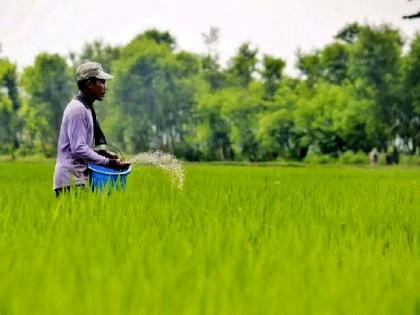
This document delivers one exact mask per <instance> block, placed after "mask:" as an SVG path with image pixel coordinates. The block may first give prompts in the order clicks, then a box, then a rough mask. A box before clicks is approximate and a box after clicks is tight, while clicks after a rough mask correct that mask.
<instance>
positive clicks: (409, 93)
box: [396, 34, 420, 154]
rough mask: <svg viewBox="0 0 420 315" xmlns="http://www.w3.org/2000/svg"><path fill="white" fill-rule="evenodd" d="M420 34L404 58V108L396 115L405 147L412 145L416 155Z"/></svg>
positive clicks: (419, 142) (419, 141)
mask: <svg viewBox="0 0 420 315" xmlns="http://www.w3.org/2000/svg"><path fill="white" fill-rule="evenodd" d="M419 71H420V34H416V36H415V37H414V39H413V40H412V42H411V45H410V50H409V53H408V55H407V56H405V57H404V66H403V80H402V82H403V84H402V87H403V91H401V94H402V95H403V102H402V106H400V107H399V108H398V111H397V113H396V116H397V119H398V123H397V126H396V129H397V132H398V135H399V136H400V137H401V138H402V139H403V141H404V143H405V145H406V146H407V147H409V146H410V145H411V153H412V154H414V153H415V152H416V150H417V149H418V148H419V147H420V77H419Z"/></svg>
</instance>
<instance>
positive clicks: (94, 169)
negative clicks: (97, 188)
mask: <svg viewBox="0 0 420 315" xmlns="http://www.w3.org/2000/svg"><path fill="white" fill-rule="evenodd" d="M94 166H100V167H104V168H107V167H106V166H103V165H99V164H95V163H91V162H89V163H88V169H90V170H92V171H93V172H95V173H100V174H105V175H113V176H119V175H127V174H129V173H130V172H131V165H130V166H129V167H128V169H126V170H124V171H122V172H119V171H117V170H114V169H111V170H112V171H114V172H115V173H109V172H106V171H103V170H98V169H96V168H95V167H94Z"/></svg>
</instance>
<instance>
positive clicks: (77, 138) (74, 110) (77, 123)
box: [54, 62, 129, 197]
mask: <svg viewBox="0 0 420 315" xmlns="http://www.w3.org/2000/svg"><path fill="white" fill-rule="evenodd" d="M76 76H77V86H78V88H79V93H78V94H77V95H76V96H75V97H74V99H72V100H71V101H70V103H68V104H67V106H66V108H65V110H64V114H63V119H62V121H61V127H60V135H59V137H58V146H57V161H56V164H55V172H54V191H55V194H56V196H57V197H58V196H59V195H60V194H61V193H62V192H64V191H69V190H70V177H71V176H73V177H74V185H75V186H76V187H78V188H83V189H84V188H85V185H86V183H87V181H88V169H87V162H93V163H96V164H100V165H104V166H108V167H110V168H114V169H124V168H127V167H128V166H129V163H125V162H123V161H121V160H119V159H118V156H117V155H115V154H113V153H111V152H107V151H104V150H101V151H97V152H96V151H94V150H93V147H94V146H98V145H101V144H106V140H105V136H104V134H103V132H102V130H101V128H100V126H99V123H98V121H97V120H96V114H95V109H94V107H93V102H94V101H96V100H98V101H102V100H103V98H104V96H105V92H106V87H105V82H106V80H110V79H112V78H113V77H112V76H111V75H110V74H108V73H105V72H104V71H103V69H102V67H101V65H100V64H99V63H96V62H86V63H84V64H82V65H80V66H79V67H78V68H77V73H76Z"/></svg>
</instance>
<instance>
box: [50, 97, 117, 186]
mask: <svg viewBox="0 0 420 315" xmlns="http://www.w3.org/2000/svg"><path fill="white" fill-rule="evenodd" d="M93 146H94V138H93V118H92V112H91V110H90V109H88V108H86V107H85V106H84V105H83V104H82V103H81V102H80V101H79V100H77V99H73V100H71V101H70V103H69V104H68V105H67V107H66V109H65V110H64V114H63V119H62V121H61V128H60V136H59V137H58V147H57V161H56V164H55V172H54V189H57V188H61V187H67V186H70V177H71V175H73V177H74V184H75V185H82V184H86V182H87V180H88V174H87V162H88V161H90V162H93V163H96V164H101V165H107V164H108V161H109V159H108V158H106V157H103V156H102V155H99V154H97V153H96V152H95V151H93Z"/></svg>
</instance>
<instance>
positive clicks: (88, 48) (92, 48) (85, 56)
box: [69, 40, 121, 72]
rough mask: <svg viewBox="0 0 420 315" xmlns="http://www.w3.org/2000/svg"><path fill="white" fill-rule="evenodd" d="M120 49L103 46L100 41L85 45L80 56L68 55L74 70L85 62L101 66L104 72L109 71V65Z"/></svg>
mask: <svg viewBox="0 0 420 315" xmlns="http://www.w3.org/2000/svg"><path fill="white" fill-rule="evenodd" d="M120 50H121V49H120V47H113V46H111V45H108V44H105V43H104V42H103V41H102V40H95V41H93V42H91V43H86V44H85V45H84V46H83V48H82V51H81V52H80V54H76V53H74V52H73V53H70V56H69V57H70V60H71V62H72V64H73V68H74V70H76V68H77V67H78V66H79V65H80V64H82V63H83V62H86V61H95V62H98V63H100V64H101V65H102V67H103V68H104V70H105V71H106V72H110V71H111V65H112V62H113V61H114V60H116V59H117V58H118V57H119V55H120Z"/></svg>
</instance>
